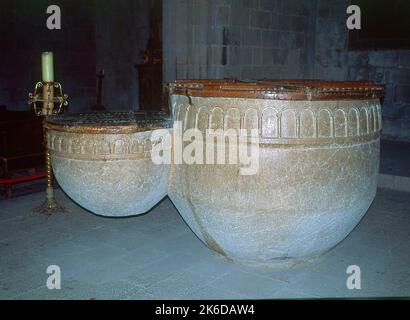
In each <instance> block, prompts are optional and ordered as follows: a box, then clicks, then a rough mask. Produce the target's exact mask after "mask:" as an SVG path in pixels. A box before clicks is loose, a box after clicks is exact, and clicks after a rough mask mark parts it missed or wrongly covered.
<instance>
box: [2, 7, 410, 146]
mask: <svg viewBox="0 0 410 320" xmlns="http://www.w3.org/2000/svg"><path fill="white" fill-rule="evenodd" d="M384 3H385V6H386V10H388V9H389V8H390V9H391V5H392V4H394V3H396V1H388V0H386V1H384ZM51 4H56V5H59V6H60V8H61V10H62V30H48V29H47V28H46V19H47V17H48V15H47V14H46V8H47V6H48V5H51ZM349 4H350V1H349V0H167V1H164V2H163V8H162V13H163V14H162V19H163V21H162V23H163V28H162V39H163V59H164V65H163V70H164V80H165V82H167V81H172V80H174V79H181V78H239V79H249V78H317V79H324V80H363V79H368V80H373V81H376V82H379V83H385V84H386V97H385V99H384V104H383V136H384V138H388V139H395V140H410V50H407V49H384V50H380V48H375V47H370V48H365V49H360V50H357V49H355V50H351V49H349V32H348V30H347V28H346V19H347V14H346V8H347V6H348V5H349ZM152 5H153V0H117V1H114V0H99V1H97V0H84V1H79V0H69V1H68V0H66V1H61V0H60V1H57V0H55V1H44V0H38V1H29V0H26V1H23V0H2V1H1V4H0V6H1V10H0V21H1V23H0V61H1V67H0V105H6V106H7V107H8V108H9V109H11V110H27V109H28V108H29V106H28V105H27V104H26V97H27V93H28V92H29V91H32V90H33V86H34V84H35V82H36V81H38V80H40V79H41V73H40V53H41V52H42V51H45V50H52V51H54V59H55V74H56V76H55V77H56V80H58V81H60V82H62V84H63V88H64V89H65V91H66V92H67V93H68V94H69V95H70V106H69V109H68V111H69V112H77V111H84V110H88V109H90V106H91V105H92V104H93V103H94V101H95V85H96V77H95V73H96V71H98V70H99V69H101V68H104V69H105V72H106V77H105V79H104V82H103V103H104V105H105V106H106V107H107V108H108V109H123V110H126V109H138V107H139V104H138V95H139V91H138V90H139V89H138V75H137V70H136V69H135V68H134V65H135V64H136V63H141V62H142V61H141V59H140V57H139V54H140V52H141V51H142V50H144V49H145V48H146V46H147V42H148V38H149V33H150V27H149V26H150V24H149V17H150V10H151V8H152ZM361 9H362V14H363V16H362V28H364V30H363V31H364V32H365V34H366V32H367V29H366V28H367V24H366V18H365V17H366V15H367V16H368V13H367V10H366V8H364V7H363V8H361ZM402 15H404V16H405V17H407V15H406V14H405V13H402ZM402 15H401V16H400V17H402ZM409 18H410V17H409ZM409 20H410V19H408V20H406V21H409ZM379 27H380V28H382V29H383V25H382V23H379ZM365 29H366V30H365ZM378 30H381V29H378ZM386 30H387V31H388V29H386ZM387 31H386V32H387ZM369 32H370V31H369ZM378 32H380V33H379V34H380V35H382V32H381V31H377V32H376V35H377V33H378ZM371 34H373V35H374V34H375V33H374V30H373V29H372V31H371Z"/></svg>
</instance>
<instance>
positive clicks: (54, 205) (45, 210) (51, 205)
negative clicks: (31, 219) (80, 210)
mask: <svg viewBox="0 0 410 320" xmlns="http://www.w3.org/2000/svg"><path fill="white" fill-rule="evenodd" d="M46 192H47V193H46V195H47V196H46V200H45V201H44V202H43V204H42V205H41V206H39V207H36V208H34V209H33V213H41V214H44V215H46V216H51V215H52V214H54V213H60V212H61V213H70V212H71V211H70V210H69V209H67V208H65V207H63V206H62V205H60V204H59V203H58V202H57V201H56V200H55V199H54V192H53V188H52V187H47V189H46Z"/></svg>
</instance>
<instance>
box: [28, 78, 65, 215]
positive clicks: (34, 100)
mask: <svg viewBox="0 0 410 320" xmlns="http://www.w3.org/2000/svg"><path fill="white" fill-rule="evenodd" d="M28 96H29V100H28V103H29V104H32V105H33V108H34V112H35V114H36V115H37V116H44V117H47V116H51V115H57V114H60V113H62V112H63V109H64V107H65V106H67V105H68V95H67V94H64V93H63V89H62V87H61V84H60V83H59V82H54V81H40V82H37V83H36V85H35V87H34V93H31V92H30V93H29V94H28ZM38 103H42V106H41V108H40V107H39V106H38V105H37V104H38ZM55 104H57V108H54V106H55ZM46 130H47V129H45V128H44V127H43V132H44V139H43V143H44V148H45V154H46V159H45V160H46V175H47V188H46V200H45V201H44V203H43V204H42V205H41V206H39V207H37V208H34V209H33V212H38V213H42V214H45V215H47V216H49V215H51V214H53V213H57V212H69V210H68V209H66V208H64V207H63V206H62V205H60V204H59V203H58V202H57V201H56V200H55V199H54V189H53V172H52V167H51V159H50V150H49V149H48V142H47V132H46Z"/></svg>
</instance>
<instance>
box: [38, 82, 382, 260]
mask: <svg viewBox="0 0 410 320" xmlns="http://www.w3.org/2000/svg"><path fill="white" fill-rule="evenodd" d="M169 92H170V105H171V108H172V117H173V121H174V124H175V123H179V124H180V125H181V127H180V128H181V131H182V133H185V132H186V131H187V130H188V129H194V130H197V131H198V132H200V133H201V134H202V135H203V136H204V137H207V135H209V134H210V133H209V129H213V130H218V129H219V130H222V131H221V132H223V131H224V130H228V129H230V130H231V132H232V130H234V131H235V132H238V136H239V135H250V133H249V132H251V129H254V130H253V132H254V133H255V132H256V136H254V138H256V139H257V140H256V141H257V144H258V154H257V157H258V167H257V170H256V171H255V172H253V173H252V174H243V173H242V171H241V170H242V169H243V167H244V165H243V164H241V163H236V164H235V163H224V164H221V163H216V164H210V163H193V164H191V163H185V162H182V163H176V162H175V158H172V161H171V163H170V164H162V165H158V164H153V163H152V162H150V161H151V160H150V159H149V155H148V154H149V151H150V150H151V148H152V145H153V144H155V143H163V141H162V140H161V139H159V140H154V141H150V139H149V136H150V133H151V132H152V130H155V129H156V128H167V127H171V126H172V123H171V124H170V123H169V120H165V119H162V120H159V119H157V120H156V121H157V122H155V125H154V123H153V122H151V124H150V125H140V124H138V120H133V119H131V118H135V116H134V115H132V114H128V116H126V119H125V120H124V121H125V122H124V124H121V123H118V122H116V123H115V125H114V124H113V122H112V121H111V122H110V121H108V122H106V123H104V121H106V120H104V119H102V118H101V119H100V120H101V121H102V122H101V123H96V121H98V119H97V120H96V119H94V120H93V121H91V122H88V123H87V117H85V118H84V117H72V118H70V116H59V117H55V119H54V120H49V121H48V122H47V123H46V126H47V128H48V135H49V139H48V141H49V148H50V150H51V159H52V165H53V168H54V173H55V176H56V178H57V180H58V182H59V184H60V185H61V187H62V188H63V190H64V191H65V192H66V193H67V194H68V195H69V196H70V197H71V198H72V199H73V200H74V201H76V202H77V203H79V204H80V205H82V206H83V207H85V208H86V209H89V210H90V211H92V212H94V213H97V214H101V215H112V216H124V215H132V214H140V213H143V212H146V211H148V210H149V209H150V208H151V207H152V206H154V205H155V203H156V202H158V201H159V200H161V199H162V198H163V197H164V196H165V195H166V194H168V196H169V197H170V199H171V200H172V202H173V203H174V205H175V206H176V208H177V209H178V211H179V212H180V214H181V216H182V217H183V219H184V220H185V222H186V223H187V224H188V226H189V227H190V228H191V229H192V231H193V232H194V233H195V234H196V235H197V236H198V238H199V239H201V240H202V241H203V242H204V243H205V244H206V245H207V246H208V247H210V248H212V249H213V250H215V251H217V252H218V253H220V254H221V255H223V256H225V257H227V258H229V259H232V260H236V261H240V262H244V263H248V262H249V263H254V262H256V263H270V264H272V263H283V262H289V261H299V260H306V259H309V258H312V257H314V256H318V255H320V254H322V253H324V252H326V251H327V250H329V249H331V248H332V247H333V246H335V245H336V244H338V243H339V242H340V241H341V240H343V239H344V238H345V237H346V236H347V235H348V234H349V233H350V232H351V231H352V229H353V228H354V227H355V226H356V225H357V224H358V222H359V221H360V219H361V218H362V217H363V215H364V214H365V213H366V211H367V209H368V208H369V206H370V204H371V202H372V200H373V199H374V197H375V193H376V188H377V174H378V168H379V139H380V130H381V107H380V99H381V98H382V96H383V92H384V87H383V86H381V85H376V84H374V83H372V82H321V81H315V80H306V81H303V80H282V81H280V80H260V81H255V82H242V81H233V80H180V81H176V82H174V83H172V84H170V86H169ZM115 116H116V115H115V114H111V116H110V117H115ZM117 116H120V117H124V115H123V114H121V113H119V114H117ZM84 119H85V120H84ZM173 131H174V133H173V134H174V136H175V132H176V129H175V126H174V129H173ZM156 139H158V136H157V138H156ZM176 139H177V138H175V137H174V143H175V140H176ZM148 141H150V142H148ZM206 141H208V140H206ZM221 141H223V143H225V142H226V140H224V139H222V140H221ZM206 143H207V142H205V145H204V148H205V147H206ZM218 143H219V142H218ZM218 143H217V144H218ZM229 143H231V142H229ZM229 143H228V145H227V146H226V148H225V151H226V150H228V149H229ZM182 144H183V147H185V146H187V145H188V144H189V142H188V141H184V142H183V143H182ZM172 151H173V153H175V144H174V145H173V150H172Z"/></svg>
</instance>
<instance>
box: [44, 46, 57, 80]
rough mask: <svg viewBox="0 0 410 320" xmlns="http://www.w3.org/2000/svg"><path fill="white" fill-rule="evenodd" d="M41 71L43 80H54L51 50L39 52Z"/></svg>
mask: <svg viewBox="0 0 410 320" xmlns="http://www.w3.org/2000/svg"><path fill="white" fill-rule="evenodd" d="M41 71H42V75H43V81H44V82H50V81H54V66H53V53H52V52H43V53H42V54H41Z"/></svg>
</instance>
